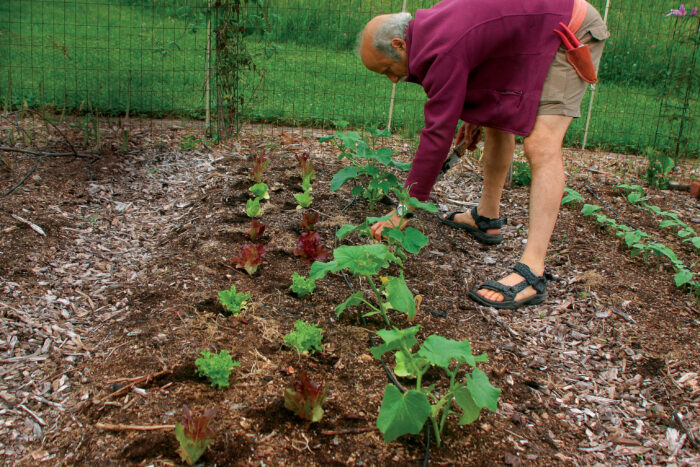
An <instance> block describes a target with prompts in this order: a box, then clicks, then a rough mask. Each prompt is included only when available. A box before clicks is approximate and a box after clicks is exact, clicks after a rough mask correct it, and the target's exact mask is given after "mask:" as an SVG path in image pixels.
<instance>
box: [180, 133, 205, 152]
mask: <svg viewBox="0 0 700 467" xmlns="http://www.w3.org/2000/svg"><path fill="white" fill-rule="evenodd" d="M202 144H204V141H203V140H202V138H198V137H196V136H193V135H187V136H185V137H184V138H182V141H181V142H180V149H182V150H183V151H187V150H189V149H197V148H198V147H200V146H201V145H202Z"/></svg>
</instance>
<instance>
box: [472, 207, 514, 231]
mask: <svg viewBox="0 0 700 467" xmlns="http://www.w3.org/2000/svg"><path fill="white" fill-rule="evenodd" d="M471 214H472V219H474V222H476V225H477V226H478V227H479V230H481V231H484V232H485V231H486V230H488V229H500V228H501V227H503V226H504V225H506V224H507V223H508V218H507V217H499V218H498V219H492V218H490V217H485V216H482V215H480V214H479V213H478V212H477V207H476V206H474V207H473V208H472V212H471Z"/></svg>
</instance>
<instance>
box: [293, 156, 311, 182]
mask: <svg viewBox="0 0 700 467" xmlns="http://www.w3.org/2000/svg"><path fill="white" fill-rule="evenodd" d="M310 156H311V153H309V152H304V153H302V154H295V155H294V158H295V159H296V160H297V164H298V166H299V174H300V176H301V178H302V180H303V179H306V178H308V179H309V180H313V179H314V178H316V170H314V163H313V161H311V159H310Z"/></svg>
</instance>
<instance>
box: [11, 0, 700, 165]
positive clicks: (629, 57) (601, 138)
mask: <svg viewBox="0 0 700 467" xmlns="http://www.w3.org/2000/svg"><path fill="white" fill-rule="evenodd" d="M676 1H678V0H673V1H667V0H651V1H649V2H638V1H636V0H592V1H591V3H592V4H593V5H594V6H596V7H597V8H598V10H599V11H600V12H601V14H603V15H605V16H606V20H607V24H608V27H609V29H610V31H611V33H612V37H611V38H610V39H609V40H608V42H607V44H606V49H605V51H604V53H603V59H602V62H601V67H600V73H599V75H600V83H599V84H598V85H597V89H596V90H595V96H594V99H591V97H590V94H589V95H587V96H586V97H584V101H583V104H582V113H583V116H584V117H583V118H580V119H576V120H575V121H574V122H573V124H572V126H571V129H570V130H569V132H568V134H567V139H566V144H567V145H570V146H580V145H581V144H582V142H583V141H584V139H585V141H586V145H587V146H588V147H591V148H593V147H596V148H603V149H609V150H614V151H619V152H640V153H645V152H646V153H650V152H659V153H664V154H669V155H675V156H684V157H698V156H700V135H699V133H700V132H698V130H699V129H700V125H699V124H698V119H699V117H700V105H698V98H699V97H700V96H699V95H698V94H699V92H700V91H699V89H700V86H698V84H700V82H699V81H700V78H699V77H698V75H700V72H699V71H698V68H699V67H698V64H697V62H698V55H700V53H699V52H698V45H699V43H700V30H699V29H698V25H699V21H700V19H699V18H700V17H698V16H692V9H691V8H690V7H689V8H688V9H687V10H686V12H685V13H686V14H685V15H684V16H675V15H672V16H666V14H667V13H668V12H669V11H670V10H671V9H672V8H676V9H677V8H678V5H677V4H676V3H675V2H676ZM232 3H235V4H236V5H237V7H236V9H235V21H237V23H236V28H235V31H237V32H238V35H237V36H236V37H237V38H238V39H237V40H238V41H240V42H239V43H238V44H237V47H242V48H243V49H245V50H246V51H247V53H249V54H250V57H251V58H252V61H253V63H254V65H255V66H254V69H250V68H246V69H245V70H242V71H241V70H238V71H239V73H238V74H236V80H235V81H236V89H235V92H233V93H234V94H235V98H234V99H233V100H232V99H231V96H229V95H228V94H230V93H231V92H232V91H230V89H229V90H223V91H222V88H221V83H222V82H224V81H225V80H224V79H223V77H222V76H220V74H221V73H222V72H226V70H223V71H222V68H221V67H220V66H219V64H220V62H221V57H222V55H221V49H220V44H219V42H220V40H219V41H217V38H218V39H220V37H221V36H217V35H216V32H217V31H220V30H221V27H222V24H223V23H224V22H225V21H231V19H232V17H231V15H226V14H223V13H222V12H223V11H224V7H225V6H226V5H227V4H229V5H230V4H232ZM435 3H437V2H436V1H430V0H407V1H406V2H405V5H406V10H407V11H409V12H411V13H415V10H416V9H418V8H429V7H431V6H432V5H434V4H435ZM260 4H261V3H260V2H257V1H245V0H238V1H235V2H233V1H232V0H229V1H225V0H180V1H175V0H109V1H107V0H90V1H88V0H31V1H30V0H0V104H1V105H2V107H1V109H2V110H3V111H4V112H8V111H12V110H16V109H21V108H22V107H31V108H42V109H48V110H51V111H53V112H57V113H61V112H70V113H76V112H77V113H90V114H94V115H96V116H99V117H116V118H120V119H123V118H125V117H127V118H128V117H149V118H152V117H155V118H178V119H190V120H191V121H205V120H208V119H209V117H210V115H213V117H212V118H211V122H212V123H211V125H213V126H214V127H218V126H220V124H221V121H220V119H217V118H216V115H217V112H218V113H221V109H222V107H227V106H228V107H231V102H234V104H233V106H232V108H229V109H228V110H229V111H231V112H234V113H235V114H236V117H237V118H239V119H241V120H242V121H249V122H259V123H269V124H270V125H269V126H267V128H274V127H275V126H276V125H293V126H307V127H316V128H319V127H320V128H342V127H345V126H346V125H350V126H352V127H358V128H363V127H367V126H385V125H386V124H387V121H388V118H389V115H388V112H389V107H390V100H391V94H392V85H391V83H390V82H389V81H388V80H387V79H386V78H384V77H382V76H379V75H376V74H373V73H371V72H369V71H367V70H365V69H364V67H363V66H362V63H361V62H360V60H359V59H358V58H357V57H356V56H355V55H354V51H353V49H354V43H355V38H356V35H357V33H358V32H359V31H360V30H361V29H362V27H363V25H364V24H365V23H366V22H367V21H368V20H369V19H370V18H372V17H373V16H374V15H376V14H381V13H389V12H397V11H401V10H402V8H403V6H404V1H403V0H346V1H331V0H269V1H268V2H266V3H264V4H262V5H263V6H262V8H260V6H259V5H260ZM240 50H242V49H240ZM240 50H239V49H238V48H237V49H236V52H234V53H233V54H229V57H231V56H234V57H235V56H237V55H236V54H238V55H240ZM217 61H218V62H217ZM229 81H230V79H229ZM589 93H590V91H589ZM424 102H425V94H424V92H423V90H422V88H421V87H420V86H416V85H412V84H405V83H401V84H399V86H397V89H396V101H395V104H394V107H393V115H392V130H393V131H394V132H398V133H400V134H402V135H405V136H410V137H416V136H417V135H418V133H419V132H420V129H421V128H422V125H423V112H422V106H423V103H424ZM591 105H592V107H591ZM589 107H591V112H590V122H589V125H588V131H587V132H586V115H587V114H588V112H589Z"/></svg>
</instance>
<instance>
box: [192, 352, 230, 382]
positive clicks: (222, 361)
mask: <svg viewBox="0 0 700 467" xmlns="http://www.w3.org/2000/svg"><path fill="white" fill-rule="evenodd" d="M194 363H195V365H197V373H198V374H199V375H200V376H205V377H207V378H209V381H210V383H211V386H212V387H214V388H223V387H228V379H229V377H230V376H231V370H232V369H233V368H235V367H237V366H241V364H240V363H239V362H237V361H236V360H234V359H232V358H231V355H229V353H228V350H222V351H221V352H219V353H218V354H211V353H209V352H207V351H206V350H202V356H201V357H200V358H198V359H197V360H195V362H194Z"/></svg>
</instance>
